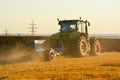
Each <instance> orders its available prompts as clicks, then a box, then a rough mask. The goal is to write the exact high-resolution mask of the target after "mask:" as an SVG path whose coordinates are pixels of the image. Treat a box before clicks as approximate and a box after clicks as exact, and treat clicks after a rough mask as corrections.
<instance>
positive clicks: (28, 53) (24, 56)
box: [0, 43, 37, 64]
mask: <svg viewBox="0 0 120 80" xmlns="http://www.w3.org/2000/svg"><path fill="white" fill-rule="evenodd" d="M36 56H37V54H36V53H35V50H34V48H33V47H31V46H27V45H24V44H22V43H16V44H15V45H11V46H10V45H9V46H8V45H3V46H1V47H0V64H10V63H16V62H23V61H30V60H32V59H34V58H35V57H36Z"/></svg>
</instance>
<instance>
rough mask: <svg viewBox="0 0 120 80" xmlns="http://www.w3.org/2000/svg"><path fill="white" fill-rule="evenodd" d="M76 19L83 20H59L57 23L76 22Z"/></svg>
mask: <svg viewBox="0 0 120 80" xmlns="http://www.w3.org/2000/svg"><path fill="white" fill-rule="evenodd" d="M78 21H81V22H84V21H83V20H61V21H59V24H61V23H64V22H72V23H76V22H78Z"/></svg>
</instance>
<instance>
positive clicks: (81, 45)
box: [76, 36, 88, 56]
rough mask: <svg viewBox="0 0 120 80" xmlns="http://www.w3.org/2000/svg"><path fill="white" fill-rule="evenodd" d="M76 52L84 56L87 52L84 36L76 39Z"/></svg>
mask: <svg viewBox="0 0 120 80" xmlns="http://www.w3.org/2000/svg"><path fill="white" fill-rule="evenodd" d="M76 46H77V53H78V54H79V55H80V56H86V55H87V52H88V47H87V40H86V38H85V36H81V37H80V39H79V40H78V41H77V45H76Z"/></svg>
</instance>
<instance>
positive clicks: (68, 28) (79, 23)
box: [58, 20, 90, 34]
mask: <svg viewBox="0 0 120 80" xmlns="http://www.w3.org/2000/svg"><path fill="white" fill-rule="evenodd" d="M58 24H59V25H60V32H76V31H77V32H81V33H86V34H88V30H87V26H90V23H89V22H88V21H87V20H86V21H83V20H62V21H59V23H58Z"/></svg>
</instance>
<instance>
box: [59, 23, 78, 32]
mask: <svg viewBox="0 0 120 80" xmlns="http://www.w3.org/2000/svg"><path fill="white" fill-rule="evenodd" d="M75 30H76V23H71V22H64V23H61V31H62V32H71V31H75Z"/></svg>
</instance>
